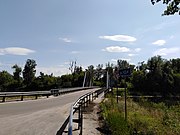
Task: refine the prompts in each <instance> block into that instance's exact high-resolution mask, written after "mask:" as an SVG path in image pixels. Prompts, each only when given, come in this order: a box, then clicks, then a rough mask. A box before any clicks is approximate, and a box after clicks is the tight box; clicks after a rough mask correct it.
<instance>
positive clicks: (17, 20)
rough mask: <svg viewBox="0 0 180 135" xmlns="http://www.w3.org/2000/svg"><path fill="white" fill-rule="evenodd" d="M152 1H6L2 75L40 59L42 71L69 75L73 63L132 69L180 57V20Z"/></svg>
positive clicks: (2, 1)
mask: <svg viewBox="0 0 180 135" xmlns="http://www.w3.org/2000/svg"><path fill="white" fill-rule="evenodd" d="M165 8H166V6H165V5H163V4H162V3H161V2H160V3H158V4H156V5H154V6H153V5H152V4H151V1H150V0H124V1H122V0H0V71H2V70H6V71H8V72H10V73H12V72H13V70H12V68H11V67H12V66H13V65H14V64H18V65H19V66H21V67H22V69H23V68H24V64H25V63H26V60H27V59H34V60H35V61H36V63H37V67H36V70H37V75H38V74H39V72H43V73H46V74H51V73H53V75H55V76H60V75H63V74H67V73H69V70H68V67H69V63H70V62H71V61H77V66H82V67H83V68H84V69H85V68H87V67H88V66H89V65H94V66H95V67H96V66H97V65H98V64H104V65H105V64H106V63H108V62H110V63H114V64H116V61H117V60H118V59H121V60H127V61H128V62H129V63H131V64H135V65H137V64H138V62H142V61H147V60H148V59H149V58H150V57H153V56H156V55H161V56H162V57H163V58H165V59H172V58H178V57H180V25H179V24H180V16H179V15H173V16H161V14H162V13H163V11H164V10H165Z"/></svg>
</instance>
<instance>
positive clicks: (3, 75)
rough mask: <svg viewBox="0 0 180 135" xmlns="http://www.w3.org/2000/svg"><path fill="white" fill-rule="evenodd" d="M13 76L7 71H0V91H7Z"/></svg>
mask: <svg viewBox="0 0 180 135" xmlns="http://www.w3.org/2000/svg"><path fill="white" fill-rule="evenodd" d="M13 82H14V79H13V76H12V75H11V74H10V73H8V72H7V71H2V72H0V91H8V90H9V89H10V88H11V85H12V84H13Z"/></svg>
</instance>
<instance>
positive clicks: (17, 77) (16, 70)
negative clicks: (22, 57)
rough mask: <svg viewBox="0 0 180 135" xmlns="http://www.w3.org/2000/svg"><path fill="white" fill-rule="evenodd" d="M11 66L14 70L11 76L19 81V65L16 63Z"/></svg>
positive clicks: (20, 70)
mask: <svg viewBox="0 0 180 135" xmlns="http://www.w3.org/2000/svg"><path fill="white" fill-rule="evenodd" d="M12 68H13V69H14V70H15V71H14V72H13V77H14V80H16V81H17V82H19V83H20V80H21V76H20V75H21V72H22V69H21V67H19V66H18V65H17V64H15V65H14V66H12Z"/></svg>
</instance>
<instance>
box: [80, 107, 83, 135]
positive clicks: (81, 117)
mask: <svg viewBox="0 0 180 135" xmlns="http://www.w3.org/2000/svg"><path fill="white" fill-rule="evenodd" d="M80 110H81V111H80V112H81V113H80V127H81V129H80V135H82V130H83V112H82V105H81V107H80Z"/></svg>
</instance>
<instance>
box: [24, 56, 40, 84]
mask: <svg viewBox="0 0 180 135" xmlns="http://www.w3.org/2000/svg"><path fill="white" fill-rule="evenodd" d="M36 66H37V64H36V61H35V60H32V59H28V60H27V61H26V64H25V66H24V70H23V79H24V84H25V85H26V86H30V85H31V83H32V81H33V79H34V78H35V73H36V70H35V67H36Z"/></svg>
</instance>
